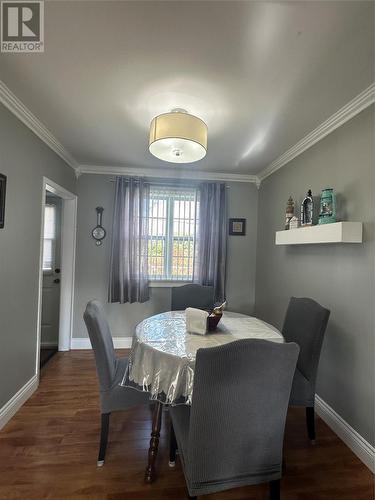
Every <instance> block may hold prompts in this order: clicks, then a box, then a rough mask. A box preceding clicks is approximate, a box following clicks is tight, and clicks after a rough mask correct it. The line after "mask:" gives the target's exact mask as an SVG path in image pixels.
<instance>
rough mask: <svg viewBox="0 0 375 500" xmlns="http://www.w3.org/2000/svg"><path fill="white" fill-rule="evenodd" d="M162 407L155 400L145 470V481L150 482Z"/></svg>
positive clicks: (151, 480) (152, 474) (156, 452)
mask: <svg viewBox="0 0 375 500" xmlns="http://www.w3.org/2000/svg"><path fill="white" fill-rule="evenodd" d="M162 409H163V405H162V404H161V403H159V401H156V404H155V408H154V414H153V417H152V431H151V439H150V448H149V450H148V465H147V468H146V472H145V481H146V483H152V482H153V480H154V479H155V461H156V455H157V454H158V447H159V437H160V428H161V414H162Z"/></svg>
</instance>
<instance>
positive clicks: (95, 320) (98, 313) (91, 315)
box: [83, 300, 116, 391]
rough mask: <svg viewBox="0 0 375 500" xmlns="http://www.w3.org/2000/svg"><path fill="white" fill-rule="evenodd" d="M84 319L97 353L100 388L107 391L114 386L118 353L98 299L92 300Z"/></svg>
mask: <svg viewBox="0 0 375 500" xmlns="http://www.w3.org/2000/svg"><path fill="white" fill-rule="evenodd" d="M83 319H84V320H85V323H86V327H87V331H88V334H89V337H90V341H91V345H92V348H93V350H94V354H95V361H96V371H97V374H98V378H99V385H100V389H101V390H102V391H106V390H108V389H110V388H111V387H112V383H113V380H114V378H115V372H116V354H115V350H114V347H113V340H112V335H111V331H110V329H109V325H108V322H107V318H106V316H105V313H104V310H103V306H102V305H101V303H100V302H99V301H98V300H90V302H89V303H88V304H87V306H86V310H85V312H84V314H83Z"/></svg>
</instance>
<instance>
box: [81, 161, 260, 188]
mask: <svg viewBox="0 0 375 500" xmlns="http://www.w3.org/2000/svg"><path fill="white" fill-rule="evenodd" d="M76 173H77V177H79V176H80V175H82V174H99V175H134V176H138V177H154V178H157V179H181V180H185V179H186V180H198V181H223V182H251V183H254V184H256V185H257V186H258V184H259V179H258V177H257V176H255V175H248V174H226V173H221V172H204V171H202V170H194V168H192V169H191V170H182V169H178V170H177V169H171V168H170V167H166V168H164V169H161V168H142V167H139V168H137V167H114V166H101V165H79V167H78V168H77V169H76Z"/></svg>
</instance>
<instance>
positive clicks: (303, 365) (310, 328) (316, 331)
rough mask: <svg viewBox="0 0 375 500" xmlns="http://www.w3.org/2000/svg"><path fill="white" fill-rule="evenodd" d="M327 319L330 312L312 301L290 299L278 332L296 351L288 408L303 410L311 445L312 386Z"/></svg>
mask: <svg viewBox="0 0 375 500" xmlns="http://www.w3.org/2000/svg"><path fill="white" fill-rule="evenodd" d="M329 315H330V311H329V310H328V309H325V308H324V307H322V306H321V305H320V304H318V302H315V300H312V299H309V298H296V297H292V298H291V299H290V302H289V306H288V309H287V312H286V316H285V320H284V326H283V330H282V333H283V335H284V338H285V340H286V341H287V342H295V343H296V344H298V345H299V347H300V354H299V358H298V362H297V369H296V372H295V374H294V379H293V385H292V392H291V395H290V403H289V404H290V406H304V407H305V408H306V424H307V434H308V437H309V439H310V441H311V442H313V443H314V441H315V411H314V402H315V384H316V376H317V372H318V364H319V358H320V352H321V349H322V343H323V338H324V333H325V331H326V328H327V323H328V318H329Z"/></svg>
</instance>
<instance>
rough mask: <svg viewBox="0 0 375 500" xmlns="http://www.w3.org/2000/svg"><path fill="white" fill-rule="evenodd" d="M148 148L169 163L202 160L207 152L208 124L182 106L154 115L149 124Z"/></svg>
mask: <svg viewBox="0 0 375 500" xmlns="http://www.w3.org/2000/svg"><path fill="white" fill-rule="evenodd" d="M149 151H150V153H151V154H152V155H154V156H156V158H159V159H160V160H164V161H168V162H171V163H192V162H193V161H198V160H201V159H202V158H204V157H205V156H206V153H207V125H206V124H205V123H204V121H203V120H201V119H200V118H198V117H196V116H193V115H190V114H189V113H188V112H187V111H185V110H184V109H173V110H172V111H171V112H170V113H164V114H162V115H159V116H155V118H154V119H153V120H152V122H151V125H150V141H149Z"/></svg>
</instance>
